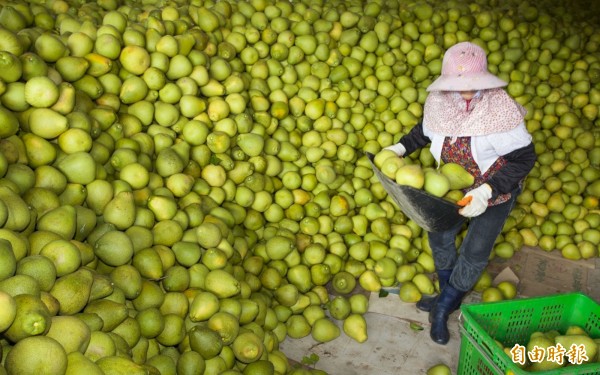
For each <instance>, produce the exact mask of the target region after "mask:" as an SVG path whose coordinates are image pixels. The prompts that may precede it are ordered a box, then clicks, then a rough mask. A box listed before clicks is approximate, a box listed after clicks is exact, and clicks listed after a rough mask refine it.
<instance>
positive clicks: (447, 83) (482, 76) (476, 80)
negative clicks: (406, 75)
mask: <svg viewBox="0 0 600 375" xmlns="http://www.w3.org/2000/svg"><path fill="white" fill-rule="evenodd" d="M506 85H508V83H507V82H505V81H503V80H501V79H500V78H498V77H496V76H495V75H493V74H492V73H489V72H482V73H474V74H463V75H452V76H450V75H446V76H444V75H442V76H440V77H438V79H436V80H435V81H433V83H432V84H431V85H429V86H428V87H427V91H477V90H487V89H495V88H499V87H504V86H506Z"/></svg>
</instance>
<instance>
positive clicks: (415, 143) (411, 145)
mask: <svg viewBox="0 0 600 375" xmlns="http://www.w3.org/2000/svg"><path fill="white" fill-rule="evenodd" d="M400 143H402V145H403V146H404V148H405V149H406V153H405V155H410V154H412V153H413V152H414V151H416V150H417V149H419V148H421V147H423V146H425V145H427V144H429V143H431V139H430V138H429V137H428V136H426V135H425V133H424V132H423V124H422V123H421V122H419V123H418V124H417V125H415V126H413V128H412V129H410V131H409V132H408V133H407V134H406V135H404V136H403V137H402V138H401V139H400Z"/></svg>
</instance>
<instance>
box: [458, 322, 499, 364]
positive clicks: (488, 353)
mask: <svg viewBox="0 0 600 375" xmlns="http://www.w3.org/2000/svg"><path fill="white" fill-rule="evenodd" d="M460 331H461V334H462V337H464V338H466V339H467V340H469V341H470V342H471V346H472V347H473V348H477V347H479V348H481V349H482V350H481V351H480V353H481V355H482V356H483V357H484V358H485V359H486V360H487V361H488V365H491V366H492V367H493V368H494V370H495V372H496V374H498V375H503V374H504V371H503V370H501V369H500V367H498V364H496V362H495V361H494V360H493V359H492V358H493V355H492V350H491V349H490V347H489V346H488V345H487V344H486V343H485V342H483V341H482V342H481V343H478V342H477V341H476V340H475V338H474V337H473V336H472V335H471V334H470V333H469V332H467V330H466V329H465V328H464V327H462V326H461V327H460ZM480 344H481V345H480Z"/></svg>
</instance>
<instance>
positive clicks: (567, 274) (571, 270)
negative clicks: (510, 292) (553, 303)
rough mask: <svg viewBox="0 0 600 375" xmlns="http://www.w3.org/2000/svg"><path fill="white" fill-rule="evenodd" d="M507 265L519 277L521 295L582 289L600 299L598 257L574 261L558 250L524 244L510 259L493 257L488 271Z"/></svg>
mask: <svg viewBox="0 0 600 375" xmlns="http://www.w3.org/2000/svg"><path fill="white" fill-rule="evenodd" d="M506 268H510V270H512V272H514V274H515V275H516V276H517V277H518V279H519V287H518V290H519V295H520V296H522V297H535V296H545V295H549V294H556V293H567V292H576V291H580V292H583V293H585V294H587V295H588V296H590V297H591V298H593V299H594V300H596V301H598V302H600V287H598V285H600V259H599V258H594V259H586V260H583V259H582V260H577V261H574V260H569V259H565V258H563V256H562V254H561V253H560V251H558V250H553V251H550V252H548V251H544V250H542V249H540V248H534V247H527V246H525V247H523V248H522V249H521V250H520V251H517V252H516V253H515V255H514V256H513V257H512V258H510V259H502V258H494V259H492V260H491V261H490V264H489V266H488V271H489V272H490V273H491V274H492V275H493V276H497V275H499V274H500V273H501V272H502V271H503V270H505V269H506Z"/></svg>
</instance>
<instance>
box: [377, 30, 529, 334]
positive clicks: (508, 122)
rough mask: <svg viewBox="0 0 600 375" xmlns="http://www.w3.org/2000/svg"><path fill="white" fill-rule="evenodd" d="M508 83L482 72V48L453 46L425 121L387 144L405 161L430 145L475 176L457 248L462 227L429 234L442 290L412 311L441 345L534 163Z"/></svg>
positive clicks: (429, 99)
mask: <svg viewBox="0 0 600 375" xmlns="http://www.w3.org/2000/svg"><path fill="white" fill-rule="evenodd" d="M506 85H507V83H506V82H504V81H503V80H501V79H499V78H498V77H496V76H494V75H493V74H491V73H490V72H489V71H488V70H487V59H486V55H485V51H484V50H483V49H482V48H481V47H479V46H477V45H475V44H473V43H469V42H462V43H458V44H456V45H454V46H452V47H451V48H449V49H448V51H447V52H446V53H445V55H444V59H443V61H442V74H441V75H440V77H439V78H438V79H437V80H435V81H434V82H433V83H432V84H431V85H430V86H429V87H428V88H427V91H428V92H429V95H428V97H427V99H426V101H425V105H424V108H423V121H422V123H421V124H418V125H416V126H415V127H414V128H412V129H411V131H410V132H409V133H408V134H406V135H405V136H403V137H402V138H401V139H400V142H399V143H398V144H395V145H392V146H389V147H386V148H387V149H391V150H393V151H394V152H396V154H398V155H399V156H403V155H409V154H411V153H412V152H413V151H415V150H417V149H419V148H421V147H423V146H425V145H427V144H431V145H430V151H431V153H432V155H433V156H434V158H435V160H436V161H437V163H438V165H439V164H440V161H443V162H444V163H449V162H454V163H458V164H460V165H462V166H463V167H464V168H465V169H466V170H467V171H468V172H469V173H471V174H472V175H473V176H474V177H475V183H474V185H473V186H472V187H471V188H470V190H469V191H467V192H466V194H465V197H466V198H467V199H470V203H468V204H467V205H466V206H464V207H463V208H461V209H460V210H459V213H460V214H461V215H463V216H465V217H467V218H469V222H468V229H467V233H466V236H465V238H464V239H463V241H462V243H461V246H460V249H458V251H457V249H456V245H455V240H456V236H457V235H458V234H459V232H460V231H461V229H462V224H457V225H456V226H455V227H454V228H451V229H449V230H446V231H443V232H430V233H428V237H429V244H430V246H431V249H432V252H433V259H434V263H435V268H436V272H437V275H438V280H439V285H440V290H441V292H440V294H439V295H438V296H437V297H435V298H429V299H423V300H421V301H419V303H418V304H417V307H418V308H419V309H421V310H424V311H429V312H430V313H429V320H430V322H431V332H430V335H431V338H432V339H433V341H435V342H436V343H438V344H442V345H444V344H446V343H447V342H448V340H449V338H450V336H449V332H448V327H447V322H448V316H449V315H450V314H451V313H452V312H453V311H454V310H456V309H458V308H459V306H460V303H461V301H462V299H463V297H464V296H465V294H466V293H467V292H469V291H470V290H471V289H472V288H473V286H474V285H475V283H476V282H477V280H478V279H479V277H480V276H481V274H482V272H483V270H484V269H485V267H486V266H487V264H488V259H489V256H490V253H491V251H492V248H493V246H494V242H495V241H496V238H497V237H498V235H499V234H500V232H501V231H502V227H503V225H504V222H505V220H506V218H507V217H508V215H509V213H510V211H511V209H512V208H513V205H514V202H515V199H516V197H517V195H518V194H519V193H520V191H521V185H522V183H523V180H524V178H525V177H526V176H527V174H528V173H529V171H530V170H531V169H532V168H533V166H534V163H535V160H536V155H535V151H534V147H533V144H532V141H531V139H532V138H531V135H530V134H529V133H528V131H527V128H526V127H525V123H524V116H525V109H524V108H523V107H522V106H521V105H519V104H518V103H517V102H516V101H514V100H513V99H512V98H511V97H510V96H509V95H508V94H507V93H506V92H505V91H504V89H503V88H502V87H504V86H506Z"/></svg>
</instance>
